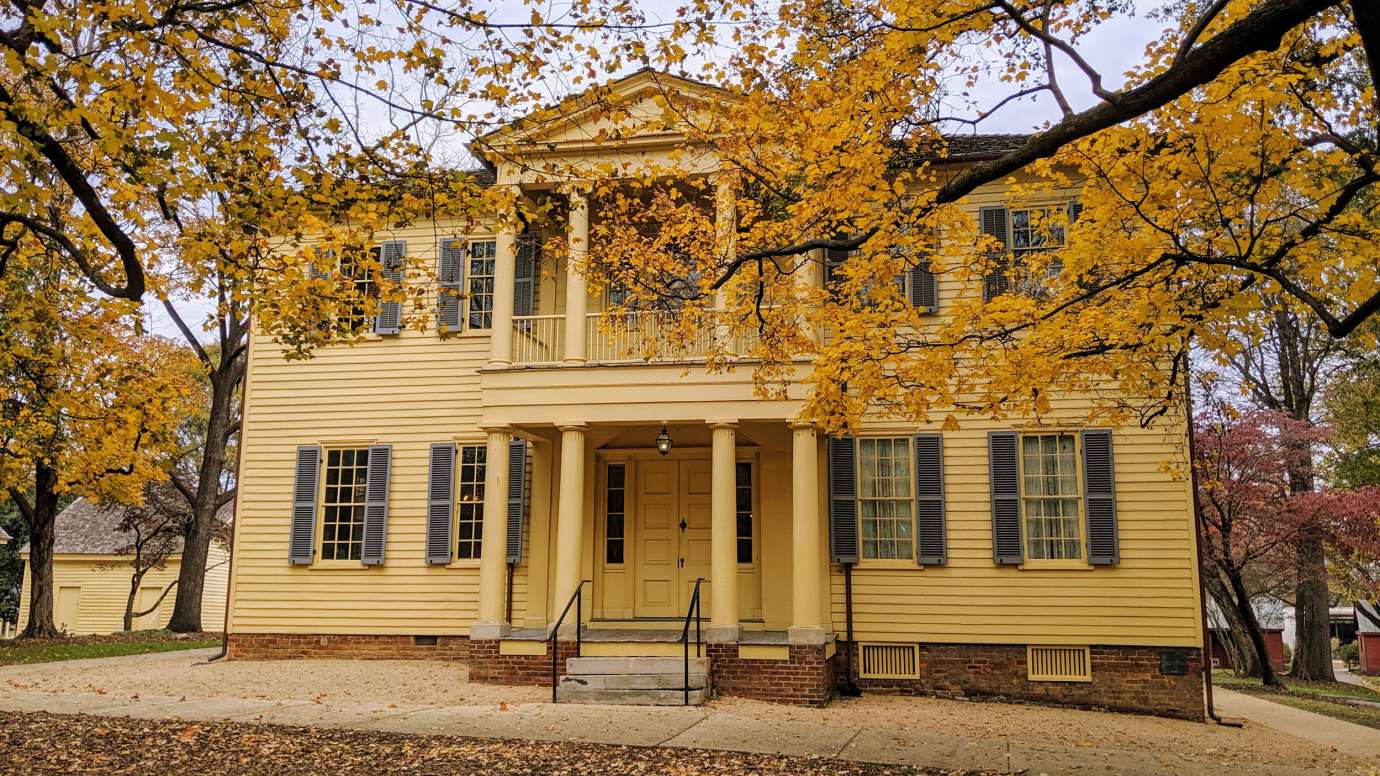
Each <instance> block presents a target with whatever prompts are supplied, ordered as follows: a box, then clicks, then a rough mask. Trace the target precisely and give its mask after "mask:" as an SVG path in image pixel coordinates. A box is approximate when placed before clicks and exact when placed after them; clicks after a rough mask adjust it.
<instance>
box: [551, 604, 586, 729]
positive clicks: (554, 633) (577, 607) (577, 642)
mask: <svg viewBox="0 0 1380 776" xmlns="http://www.w3.org/2000/svg"><path fill="white" fill-rule="evenodd" d="M588 583H589V580H588V579H582V580H580V584H578V585H576V586H575V594H574V595H572V596H570V600H569V601H566V602H565V608H564V609H562V610H561V616H560V617H557V618H556V624H555V625H552V626H551V633H550V634H548V635H547V637H546V640H547V643H548V646H549V648H550V650H551V702H552V703H555V702H556V636H557V635H558V634H559V633H560V632H561V623H563V622H565V616H566V615H567V614H570V607H571V606H574V607H575V657H579V656H580V610H581V607H582V606H583V603H582V601H583V598H582V594H583V592H584V589H585V585H586V584H588Z"/></svg>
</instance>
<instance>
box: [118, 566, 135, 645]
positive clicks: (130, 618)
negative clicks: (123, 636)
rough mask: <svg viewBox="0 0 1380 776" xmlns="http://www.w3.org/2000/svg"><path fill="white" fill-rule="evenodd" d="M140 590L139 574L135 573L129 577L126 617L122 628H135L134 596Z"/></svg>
mask: <svg viewBox="0 0 1380 776" xmlns="http://www.w3.org/2000/svg"><path fill="white" fill-rule="evenodd" d="M138 592H139V575H138V574H134V575H133V576H131V577H130V578H129V595H128V596H126V597H125V619H124V622H123V623H122V627H121V628H120V630H123V631H125V632H129V631H132V630H134V596H135V594H136V593H138Z"/></svg>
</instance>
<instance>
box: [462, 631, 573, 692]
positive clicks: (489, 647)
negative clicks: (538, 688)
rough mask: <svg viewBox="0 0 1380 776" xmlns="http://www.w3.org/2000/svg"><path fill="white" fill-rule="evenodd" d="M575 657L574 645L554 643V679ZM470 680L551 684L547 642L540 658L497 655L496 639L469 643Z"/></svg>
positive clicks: (548, 643) (486, 682)
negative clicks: (568, 661)
mask: <svg viewBox="0 0 1380 776" xmlns="http://www.w3.org/2000/svg"><path fill="white" fill-rule="evenodd" d="M572 657H575V642H573V641H558V642H556V676H557V677H561V676H565V661H566V659H568V658H572ZM469 664H470V681H473V682H480V683H482V684H523V685H546V686H550V684H551V643H550V642H544V643H542V653H541V654H540V655H500V654H499V653H498V641H497V640H492V639H489V640H484V641H477V640H476V641H471V642H470V656H469Z"/></svg>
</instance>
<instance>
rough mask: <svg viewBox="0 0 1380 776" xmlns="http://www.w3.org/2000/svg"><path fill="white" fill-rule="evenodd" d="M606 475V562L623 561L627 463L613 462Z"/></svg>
mask: <svg viewBox="0 0 1380 776" xmlns="http://www.w3.org/2000/svg"><path fill="white" fill-rule="evenodd" d="M606 475H607V477H606V493H605V510H604V512H605V521H606V522H605V526H604V562H605V563H622V562H623V542H624V530H625V529H624V526H625V520H624V518H625V516H626V515H627V511H626V510H627V495H628V492H627V468H626V465H625V464H621V463H611V464H609V466H608V469H607V470H606Z"/></svg>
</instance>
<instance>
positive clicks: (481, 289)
mask: <svg viewBox="0 0 1380 776" xmlns="http://www.w3.org/2000/svg"><path fill="white" fill-rule="evenodd" d="M497 253H498V243H496V242H494V241H493V240H476V241H474V242H472V243H470V256H469V264H470V266H469V270H470V271H469V279H470V292H469V300H470V315H469V321H470V328H471V329H490V328H493V322H494V257H495V256H496V255H497Z"/></svg>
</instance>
